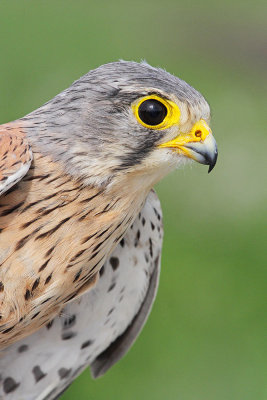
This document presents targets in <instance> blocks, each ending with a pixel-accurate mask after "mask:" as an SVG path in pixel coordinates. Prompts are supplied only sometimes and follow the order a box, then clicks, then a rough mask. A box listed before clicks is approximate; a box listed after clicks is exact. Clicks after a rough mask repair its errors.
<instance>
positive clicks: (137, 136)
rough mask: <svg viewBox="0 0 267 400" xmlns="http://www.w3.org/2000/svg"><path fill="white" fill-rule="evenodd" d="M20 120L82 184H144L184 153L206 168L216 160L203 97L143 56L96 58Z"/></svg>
mask: <svg viewBox="0 0 267 400" xmlns="http://www.w3.org/2000/svg"><path fill="white" fill-rule="evenodd" d="M24 120H26V121H28V122H29V120H31V121H32V122H33V124H30V126H29V129H28V134H29V136H30V138H31V140H32V142H33V143H34V144H35V145H36V146H37V147H39V148H40V149H41V151H42V152H43V153H47V154H49V155H50V156H52V158H53V159H54V160H55V161H59V162H61V163H62V164H63V166H64V169H65V170H67V172H68V173H69V174H70V175H72V176H74V177H77V178H82V179H83V181H84V183H85V184H87V185H96V186H106V187H112V186H114V185H120V186H121V187H122V186H124V187H129V185H137V186H139V187H140V188H142V187H147V189H150V187H151V186H153V185H154V184H155V183H156V182H157V181H158V180H160V179H161V178H162V177H163V176H164V175H166V174H167V173H168V172H169V171H170V170H172V169H174V168H176V167H179V166H181V165H183V164H185V163H186V162H188V161H192V160H195V161H197V162H199V163H201V164H207V165H209V171H211V170H212V169H213V167H214V166H215V163H216V160H217V147H216V142H215V139H214V137H213V135H212V132H211V129H210V127H209V121H210V108H209V105H208V103H207V102H206V100H205V99H204V97H203V96H202V95H201V94H200V93H199V92H198V91H196V90H195V89H194V88H192V87H191V86H190V85H188V84H187V83H186V82H184V81H183V80H181V79H179V78H177V77H175V76H173V75H171V74H169V73H168V72H166V71H164V70H162V69H159V68H154V67H151V66H150V65H148V64H146V63H140V64H139V63H135V62H125V61H120V62H114V63H109V64H105V65H102V66H101V67H99V68H97V69H95V70H92V71H90V72H89V73H88V74H86V75H85V76H83V77H82V78H80V79H79V80H77V81H76V82H74V83H73V84H72V86H70V87H69V88H68V89H66V90H65V91H63V92H62V93H60V94H59V95H58V96H56V97H55V98H54V99H52V100H51V101H49V102H48V103H46V104H45V105H44V106H42V107H41V108H39V109H38V110H36V111H34V112H32V113H31V114H29V115H28V116H26V117H25V118H24ZM40 126H41V128H42V129H40Z"/></svg>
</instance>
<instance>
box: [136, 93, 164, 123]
mask: <svg viewBox="0 0 267 400" xmlns="http://www.w3.org/2000/svg"><path fill="white" fill-rule="evenodd" d="M138 115H139V118H140V119H141V121H142V122H144V123H145V124H146V125H152V126H155V125H159V124H161V123H162V122H163V121H164V119H165V117H166V115H167V108H166V107H165V105H164V104H162V103H161V102H160V101H158V100H155V99H149V100H145V101H143V102H142V103H141V104H140V106H139V108H138Z"/></svg>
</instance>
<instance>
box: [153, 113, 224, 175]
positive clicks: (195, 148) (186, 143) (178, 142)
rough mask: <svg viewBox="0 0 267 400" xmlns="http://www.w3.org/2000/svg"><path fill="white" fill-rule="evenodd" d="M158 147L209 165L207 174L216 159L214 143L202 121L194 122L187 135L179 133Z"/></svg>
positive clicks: (204, 122)
mask: <svg viewBox="0 0 267 400" xmlns="http://www.w3.org/2000/svg"><path fill="white" fill-rule="evenodd" d="M159 147H160V148H173V149H175V150H176V151H178V153H180V154H182V155H184V156H186V157H189V158H192V159H193V160H195V161H197V162H199V163H200V164H205V165H209V171H208V172H211V171H212V170H213V168H214V167H215V164H216V161H217V157H218V151H217V145H216V141H215V139H214V137H213V135H212V132H211V129H210V127H209V126H208V124H207V123H206V121H205V120H204V119H200V120H199V121H198V122H196V123H195V124H194V126H193V128H192V129H191V131H190V132H189V133H181V134H179V136H177V137H176V138H175V139H173V140H170V141H169V142H167V143H162V144H160V145H159Z"/></svg>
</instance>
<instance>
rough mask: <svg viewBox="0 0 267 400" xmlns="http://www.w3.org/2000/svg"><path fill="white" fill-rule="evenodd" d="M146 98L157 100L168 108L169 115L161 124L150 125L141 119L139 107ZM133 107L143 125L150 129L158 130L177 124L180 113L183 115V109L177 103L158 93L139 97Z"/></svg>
mask: <svg viewBox="0 0 267 400" xmlns="http://www.w3.org/2000/svg"><path fill="white" fill-rule="evenodd" d="M146 100H157V101H159V102H160V103H162V104H163V105H164V106H165V107H166V108H167V115H166V117H165V118H164V120H163V121H162V122H161V123H160V124H158V125H148V124H146V123H144V122H143V121H142V120H141V119H140V117H139V114H138V109H139V107H140V105H141V104H142V103H143V102H144V101H146ZM132 109H133V112H134V115H135V117H136V119H137V121H138V122H139V123H140V124H141V125H143V126H145V127H146V128H149V129H157V130H160V129H167V128H170V127H171V126H173V125H177V124H178V123H179V120H180V115H181V111H180V109H179V107H178V106H177V104H176V103H174V102H173V101H171V100H167V99H163V98H162V97H159V96H157V95H150V96H145V97H142V98H141V99H139V100H138V101H137V102H135V103H134V104H133V105H132Z"/></svg>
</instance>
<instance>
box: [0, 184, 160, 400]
mask: <svg viewBox="0 0 267 400" xmlns="http://www.w3.org/2000/svg"><path fill="white" fill-rule="evenodd" d="M155 210H156V212H157V215H159V216H160V217H161V209H160V203H159V200H158V199H157V196H156V194H155V193H154V192H151V193H150V194H149V196H148V198H147V200H146V203H145V205H144V207H143V209H142V211H141V213H140V216H138V217H137V218H136V219H135V221H134V223H133V225H132V227H131V228H129V229H128V230H127V232H126V234H125V236H124V239H123V241H121V242H120V243H119V245H118V246H117V248H116V249H115V250H114V252H113V253H112V255H111V256H110V257H109V259H108V260H107V261H106V263H105V264H104V266H103V267H102V268H101V270H100V279H99V281H98V283H97V284H96V286H95V287H94V288H93V289H92V290H91V291H89V292H88V293H85V294H84V295H83V296H82V297H81V298H80V299H78V300H75V301H73V302H72V303H70V304H68V305H66V306H65V308H64V309H63V310H62V312H61V315H60V316H58V317H56V318H54V319H53V320H52V321H51V322H50V323H49V324H47V326H45V327H43V328H42V329H41V330H39V331H37V332H35V333H33V334H32V335H30V336H28V337H27V338H24V339H21V340H20V341H18V342H17V343H14V344H13V345H11V346H10V347H9V348H8V349H7V351H6V352H5V351H3V354H2V357H1V358H0V371H1V379H2V381H1V382H0V398H1V396H3V397H4V398H6V399H7V400H15V399H17V398H18V397H17V396H18V391H20V392H19V393H23V395H20V396H21V397H20V400H35V399H38V400H44V399H46V400H49V399H54V398H55V397H56V396H57V395H58V394H59V393H61V392H62V391H63V390H64V389H66V388H67V387H68V386H69V384H70V383H71V382H72V381H73V380H74V379H75V377H76V376H77V375H79V373H80V372H81V371H82V370H83V369H84V368H86V367H87V366H88V365H90V366H91V372H92V375H93V376H94V377H97V376H100V375H102V374H103V373H105V372H106V370H107V369H108V368H110V367H111V366H112V365H113V364H114V363H115V362H116V361H117V360H118V359H119V358H121V357H122V356H123V355H124V354H125V352H126V351H127V350H128V349H129V347H130V346H131V344H132V342H133V341H134V340H135V338H136V336H137V335H138V333H139V331H140V329H141V328H142V326H143V324H144V322H145V320H146V318H147V316H148V313H149V311H150V308H151V305H152V302H153V300H154V296H155V294H156V289H157V284H158V275H159V269H160V256H161V245H162V220H161V218H160V220H158V217H157V215H156V214H155ZM154 226H155V227H157V228H159V229H157V228H156V229H153V228H152V227H154ZM138 232H142V233H141V234H140V237H139V241H138V243H136V236H139V235H138ZM151 246H152V249H153V251H152V252H151ZM24 365H27V368H26V369H25V368H23V366H24ZM8 383H9V384H8Z"/></svg>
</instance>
